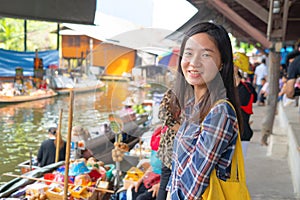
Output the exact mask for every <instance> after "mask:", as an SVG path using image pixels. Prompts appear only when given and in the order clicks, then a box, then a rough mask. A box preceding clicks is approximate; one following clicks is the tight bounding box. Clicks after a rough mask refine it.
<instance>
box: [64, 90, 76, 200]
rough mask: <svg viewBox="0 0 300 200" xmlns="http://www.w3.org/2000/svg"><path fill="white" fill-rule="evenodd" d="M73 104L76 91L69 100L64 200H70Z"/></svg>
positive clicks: (71, 91) (72, 92)
mask: <svg viewBox="0 0 300 200" xmlns="http://www.w3.org/2000/svg"><path fill="white" fill-rule="evenodd" d="M73 104H74V91H73V89H71V90H70V98H69V121H68V136H67V149H66V163H65V176H64V200H67V199H68V181H69V163H70V149H71V148H70V147H71V139H72V138H71V137H72V135H71V132H72V122H73Z"/></svg>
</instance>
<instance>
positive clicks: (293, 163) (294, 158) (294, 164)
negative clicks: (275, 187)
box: [278, 103, 300, 197]
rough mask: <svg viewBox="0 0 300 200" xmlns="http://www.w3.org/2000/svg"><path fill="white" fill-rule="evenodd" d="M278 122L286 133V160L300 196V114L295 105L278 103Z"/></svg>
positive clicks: (297, 193) (296, 191)
mask: <svg viewBox="0 0 300 200" xmlns="http://www.w3.org/2000/svg"><path fill="white" fill-rule="evenodd" d="M278 115H279V123H280V126H281V127H282V128H283V132H286V133H287V140H288V145H289V147H288V162H289V167H290V171H291V177H292V181H293V187H294V192H295V193H296V195H297V196H298V197H300V149H299V147H300V120H299V119H300V115H299V113H298V108H297V107H295V106H291V107H283V106H282V104H281V103H279V104H278Z"/></svg>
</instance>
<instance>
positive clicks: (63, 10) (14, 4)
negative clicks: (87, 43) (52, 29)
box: [0, 0, 96, 24]
mask: <svg viewBox="0 0 300 200" xmlns="http://www.w3.org/2000/svg"><path fill="white" fill-rule="evenodd" d="M95 12H96V0H59V1H58V0H25V1H24V0H1V6H0V17H11V18H21V19H30V20H41V21H51V22H61V23H62V22H65V23H76V24H94V19H95Z"/></svg>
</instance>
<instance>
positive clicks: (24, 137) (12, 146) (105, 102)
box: [0, 82, 146, 182]
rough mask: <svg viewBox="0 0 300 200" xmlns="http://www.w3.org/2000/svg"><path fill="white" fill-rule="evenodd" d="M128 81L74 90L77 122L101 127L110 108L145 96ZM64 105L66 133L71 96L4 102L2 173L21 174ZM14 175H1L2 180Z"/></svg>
mask: <svg viewBox="0 0 300 200" xmlns="http://www.w3.org/2000/svg"><path fill="white" fill-rule="evenodd" d="M128 88H129V84H128V83H127V82H107V88H106V90H105V91H101V92H100V91H97V92H90V93H84V94H76V93H75V94H74V108H73V110H74V113H73V125H81V126H83V127H86V128H88V129H89V128H93V127H97V126H98V125H99V124H100V123H101V122H103V121H104V120H106V119H107V115H108V114H109V113H110V112H113V111H116V110H120V109H121V108H122V106H123V105H122V101H124V100H125V99H126V97H128V96H132V95H136V96H139V99H140V100H143V98H145V94H146V92H145V91H143V90H142V91H140V92H136V91H135V92H133V91H130V90H128ZM60 109H63V117H62V134H63V137H64V138H66V137H65V136H66V134H67V131H68V110H69V97H68V95H65V96H57V97H53V98H49V99H43V100H38V101H32V102H25V103H19V104H14V105H12V104H10V105H1V104H0V137H1V138H2V142H1V143H0V163H2V165H1V168H0V174H1V175H2V174H3V173H7V172H13V173H14V174H19V169H18V167H17V165H18V164H19V163H21V162H23V161H25V160H28V159H29V158H30V152H32V154H33V155H36V154H37V151H38V148H39V145H40V143H41V142H42V141H43V140H45V139H46V138H47V129H48V128H49V127H51V126H56V125H57V123H58V121H59V119H58V117H59V111H60ZM10 179H11V178H8V177H5V176H1V179H0V182H6V181H8V180H10Z"/></svg>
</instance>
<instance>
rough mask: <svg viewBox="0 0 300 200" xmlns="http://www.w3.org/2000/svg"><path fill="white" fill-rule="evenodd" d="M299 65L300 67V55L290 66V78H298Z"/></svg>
mask: <svg viewBox="0 0 300 200" xmlns="http://www.w3.org/2000/svg"><path fill="white" fill-rule="evenodd" d="M297 67H299V68H300V56H297V57H296V58H295V60H294V61H293V62H292V63H291V64H290V65H289V67H288V79H296V78H297V75H300V74H297Z"/></svg>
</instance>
